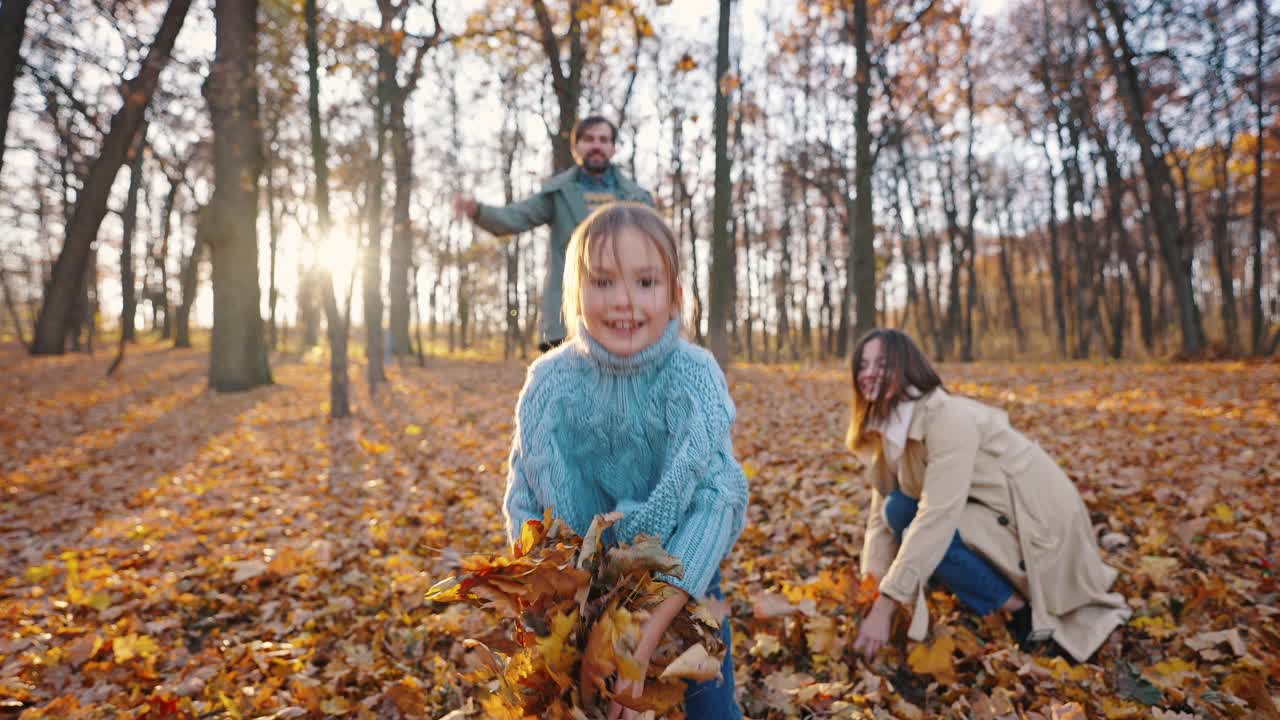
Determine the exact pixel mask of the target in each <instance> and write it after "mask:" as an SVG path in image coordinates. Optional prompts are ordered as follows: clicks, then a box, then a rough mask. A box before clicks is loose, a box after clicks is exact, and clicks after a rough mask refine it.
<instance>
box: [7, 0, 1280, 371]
mask: <svg viewBox="0 0 1280 720" xmlns="http://www.w3.org/2000/svg"><path fill="white" fill-rule="evenodd" d="M0 8H2V10H0V135H2V136H3V138H4V152H3V156H0V163H3V165H0V170H2V172H0V228H3V231H2V232H0V261H2V262H0V273H2V274H0V279H2V280H3V303H4V309H3V313H0V315H2V316H3V317H2V319H0V328H2V329H3V332H5V333H6V334H7V335H8V336H9V337H10V338H11V339H17V340H19V341H21V342H22V343H24V344H25V345H27V346H28V347H29V348H30V350H31V352H33V353H35V354H38V355H44V354H62V353H65V352H68V351H90V352H92V351H93V350H94V348H95V346H99V347H100V346H102V345H103V344H104V343H105V344H107V345H108V350H115V345H116V344H117V343H119V348H120V349H119V350H118V352H119V353H123V348H124V347H125V346H126V343H128V342H130V341H132V340H133V339H134V338H136V337H137V336H138V334H139V333H155V334H157V335H158V336H160V337H162V338H164V339H165V340H171V341H172V342H173V343H174V344H176V345H178V346H185V345H188V344H190V343H191V342H192V335H193V334H196V335H197V336H198V337H203V335H202V334H201V332H200V331H199V329H200V328H205V327H211V328H212V334H211V339H210V341H209V342H210V346H211V366H210V379H211V384H212V385H213V386H214V387H216V388H219V389H242V388H247V387H252V386H254V385H257V384H260V383H263V382H266V381H268V380H269V379H270V367H269V365H270V363H269V360H268V357H269V354H268V351H269V350H275V349H292V350H298V349H305V348H310V347H313V346H318V345H323V343H324V342H325V341H326V340H327V343H328V344H329V345H330V347H332V348H333V349H334V361H333V362H334V367H335V369H338V370H341V369H343V368H345V367H346V365H345V363H346V355H347V349H346V345H347V342H348V340H347V338H348V335H350V336H351V338H352V339H353V340H354V341H356V344H355V351H357V352H361V353H365V354H367V357H368V361H369V362H368V374H369V379H370V380H371V381H372V382H375V383H376V382H378V381H379V378H381V377H382V367H383V363H384V362H385V358H387V357H397V356H399V357H412V356H416V357H417V358H418V359H421V358H422V357H423V356H425V355H430V354H432V353H442V352H447V351H459V350H468V349H480V350H483V351H485V352H498V351H499V349H500V351H501V352H502V354H503V355H504V356H506V357H512V356H520V357H529V356H530V353H531V351H532V350H531V345H532V344H533V343H534V338H533V333H534V329H535V328H536V327H537V321H538V318H537V316H536V314H537V312H538V310H537V308H538V293H539V291H540V287H541V280H542V275H543V273H544V272H545V270H544V266H545V253H546V247H545V246H546V240H545V237H544V235H543V234H542V233H540V232H535V233H529V234H526V235H523V236H518V237H515V238H512V239H509V240H508V241H501V240H498V239H495V238H493V237H491V236H488V235H487V234H485V233H483V231H479V230H476V229H473V228H472V227H471V225H470V224H468V223H463V222H459V221H457V220H455V219H454V218H453V217H452V215H451V213H450V210H449V203H448V198H449V196H450V195H451V194H452V193H453V192H456V191H474V192H475V193H476V194H477V195H478V197H479V198H480V199H481V200H482V201H487V202H490V203H495V204H501V203H503V202H505V201H507V200H511V199H519V198H522V197H525V196H527V195H528V194H530V193H531V192H533V191H535V190H537V188H538V187H539V186H540V184H541V182H542V181H543V180H544V179H545V178H546V177H548V176H549V175H550V174H551V172H552V171H553V170H555V169H559V168H563V167H566V166H568V165H569V164H571V163H572V159H571V157H570V155H569V143H568V131H569V129H570V128H571V127H572V126H573V123H574V122H575V121H576V120H577V119H578V118H580V117H582V116H585V115H587V114H592V113H600V114H603V115H605V116H606V117H609V118H610V119H612V120H613V121H614V122H616V123H617V125H618V126H619V128H620V130H619V139H618V140H619V152H618V155H617V156H616V157H615V163H617V164H618V165H620V166H621V167H622V168H623V169H624V171H625V172H627V173H629V174H631V175H633V176H635V177H636V178H637V179H638V180H639V182H640V183H641V184H642V185H643V186H646V187H648V188H651V189H653V190H654V191H655V197H656V198H657V200H658V203H659V206H660V209H661V211H662V212H663V213H664V214H665V215H666V216H667V217H668V218H669V220H670V222H671V224H672V226H673V227H674V228H675V229H676V230H677V232H678V235H679V238H680V242H681V244H682V253H683V254H684V259H685V267H686V277H685V278H684V279H683V280H684V284H685V289H686V292H685V297H686V306H687V307H686V313H685V317H686V320H687V324H688V326H689V329H690V334H691V335H692V336H693V337H694V338H695V339H696V340H698V341H700V342H706V343H708V344H710V345H711V346H712V348H713V350H715V351H716V353H717V355H718V356H719V357H720V358H721V360H722V361H723V360H726V359H727V358H728V357H730V356H732V357H734V358H738V359H742V360H750V361H762V360H763V361H795V360H801V359H818V360H821V359H823V358H835V357H840V356H842V355H843V354H845V353H846V352H847V349H848V347H849V345H850V343H851V341H852V339H853V338H854V337H855V336H856V335H857V334H858V332H860V331H861V330H863V329H865V328H868V327H870V326H872V325H875V324H890V325H895V326H900V327H904V328H906V329H908V330H910V331H911V332H913V333H915V334H916V335H917V336H918V337H919V338H921V340H922V342H923V343H924V345H925V346H926V348H927V350H928V351H929V352H930V353H931V354H933V355H934V356H935V357H937V358H939V359H948V360H967V359H978V358H985V359H1005V358H1015V359H1016V358H1028V359H1051V358H1076V359H1082V358H1103V357H1112V358H1139V359H1145V358H1161V357H1170V356H1174V357H1179V358H1185V359H1202V358H1214V357H1246V356H1250V355H1266V354H1269V353H1274V352H1275V350H1276V345H1277V341H1280V335H1277V332H1276V330H1277V324H1278V322H1280V250H1278V245H1277V235H1276V233H1277V227H1278V223H1277V218H1278V213H1280V113H1277V112H1276V105H1277V100H1278V99H1280V75H1278V74H1277V72H1276V59H1277V56H1278V55H1280V32H1277V28H1280V22H1278V21H1277V13H1276V12H1275V8H1274V7H1272V3H1270V2H1268V1H1267V0H1250V1H1248V2H1246V1H1244V0H1072V1H1070V2H1048V1H1047V0H1009V1H1008V2H999V1H998V0H995V1H988V2H968V1H965V0H912V1H911V2H901V3H886V2H875V1H874V0H846V1H844V2H831V1H828V2H790V1H784V0H751V1H748V0H742V1H740V2H730V1H729V0H720V2H714V1H713V0H679V1H677V2H672V1H671V0H666V1H664V0H608V1H606V0H528V1H526V2H512V1H511V0H469V1H468V2H445V3H439V2H436V1H435V0H376V1H375V2H367V3H352V2H344V3H337V2H319V3H317V1H316V0H262V1H261V2H258V1H257V0H216V2H191V0H169V1H168V2H160V1H143V0H138V1H133V2H128V1H119V0H113V1H111V2H104V1H102V0H59V2H49V1H47V0H3V4H2V5H0ZM717 101H722V103H721V105H720V106H719V107H720V108H722V111H721V112H717V109H718V106H717ZM717 174H719V176H720V177H721V178H723V179H722V180H720V181H718V179H717ZM717 201H720V203H723V205H722V206H721V205H720V204H719V203H717ZM199 342H203V341H199ZM344 377H345V372H344ZM340 389H341V388H336V389H335V392H336V391H337V390H340Z"/></svg>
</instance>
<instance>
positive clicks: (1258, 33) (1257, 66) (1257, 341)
mask: <svg viewBox="0 0 1280 720" xmlns="http://www.w3.org/2000/svg"><path fill="white" fill-rule="evenodd" d="M1254 8H1255V9H1254V12H1255V13H1256V15H1257V17H1256V20H1255V22H1256V25H1255V33H1254V44H1255V52H1256V55H1255V63H1254V85H1253V88H1254V95H1253V106H1254V113H1255V117H1254V140H1255V142H1254V144H1253V145H1254V150H1253V238H1252V239H1253V243H1252V245H1253V287H1252V289H1251V290H1250V292H1249V338H1250V343H1249V344H1250V349H1251V350H1252V351H1253V354H1254V355H1262V354H1263V353H1264V351H1265V350H1266V349H1267V348H1266V347H1265V344H1266V341H1267V324H1266V322H1265V320H1266V318H1265V315H1264V314H1263V311H1262V283H1263V278H1264V277H1265V276H1266V274H1265V273H1264V272H1263V267H1262V266H1263V263H1264V258H1263V255H1262V215H1263V210H1262V133H1263V120H1264V118H1265V116H1266V114H1267V112H1266V105H1265V104H1264V101H1263V95H1262V76H1263V70H1264V63H1265V58H1264V56H1263V44H1262V40H1263V37H1262V30H1263V25H1264V24H1265V21H1266V18H1267V3H1266V0H1256V2H1255V3H1254Z"/></svg>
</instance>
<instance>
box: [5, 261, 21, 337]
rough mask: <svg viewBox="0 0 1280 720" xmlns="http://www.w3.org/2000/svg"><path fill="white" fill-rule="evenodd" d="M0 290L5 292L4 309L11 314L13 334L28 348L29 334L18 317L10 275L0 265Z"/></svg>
mask: <svg viewBox="0 0 1280 720" xmlns="http://www.w3.org/2000/svg"><path fill="white" fill-rule="evenodd" d="M0 290H2V291H4V307H5V311H7V312H8V313H9V321H10V322H12V323H13V332H14V334H15V335H17V336H18V342H20V343H22V345H23V347H26V346H27V334H26V333H25V332H24V331H23V328H22V318H21V317H20V316H19V315H18V304H17V303H16V302H14V299H13V293H12V292H11V291H10V290H9V275H8V273H6V272H5V268H4V265H3V264H0Z"/></svg>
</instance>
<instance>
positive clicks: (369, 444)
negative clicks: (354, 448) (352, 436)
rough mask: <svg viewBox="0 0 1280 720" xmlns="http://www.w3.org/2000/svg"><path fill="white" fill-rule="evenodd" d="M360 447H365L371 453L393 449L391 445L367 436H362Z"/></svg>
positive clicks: (379, 453)
mask: <svg viewBox="0 0 1280 720" xmlns="http://www.w3.org/2000/svg"><path fill="white" fill-rule="evenodd" d="M360 447H362V448H364V451H365V452H367V453H369V454H370V455H381V454H382V453H384V452H386V451H388V450H390V449H391V446H390V445H387V444H385V443H380V442H377V441H375V440H369V439H367V438H360Z"/></svg>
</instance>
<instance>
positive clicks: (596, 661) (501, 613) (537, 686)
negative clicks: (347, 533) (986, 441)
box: [426, 510, 726, 720]
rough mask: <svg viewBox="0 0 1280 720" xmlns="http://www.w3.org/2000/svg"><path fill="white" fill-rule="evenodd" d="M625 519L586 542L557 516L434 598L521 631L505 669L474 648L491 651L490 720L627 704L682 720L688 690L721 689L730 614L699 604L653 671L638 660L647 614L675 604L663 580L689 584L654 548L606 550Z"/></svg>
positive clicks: (680, 618) (594, 713) (467, 568)
mask: <svg viewBox="0 0 1280 720" xmlns="http://www.w3.org/2000/svg"><path fill="white" fill-rule="evenodd" d="M621 517H622V516H621V514H619V513H609V514H608V515H601V516H598V517H596V519H595V520H594V521H593V522H592V524H591V528H590V529H589V530H588V531H587V537H586V538H585V540H584V539H582V538H578V537H577V536H575V535H574V534H573V533H572V531H569V530H568V529H567V528H566V527H565V526H564V524H563V523H561V522H560V521H559V520H553V519H552V516H551V512H550V510H548V511H547V514H546V517H545V518H544V519H543V520H541V521H539V520H529V521H527V522H526V523H525V525H524V527H523V528H522V532H521V535H520V539H519V541H518V542H517V543H516V544H515V546H514V548H513V549H512V550H511V552H509V553H504V554H502V555H498V556H495V557H485V556H476V557H471V558H468V559H466V560H464V561H463V563H462V571H463V572H462V574H461V575H459V576H452V577H450V578H448V579H447V580H443V581H441V582H440V583H437V584H436V585H435V586H434V587H432V588H431V590H430V591H429V592H428V593H427V595H426V599H427V600H428V601H434V602H439V603H448V602H460V601H465V602H469V603H471V604H473V605H476V606H478V607H485V608H488V609H491V610H492V611H493V616H494V620H495V621H496V623H497V624H498V625H499V627H500V628H503V629H505V627H506V626H511V627H512V628H513V629H514V643H507V642H504V644H507V645H512V647H511V648H510V651H509V653H508V654H507V655H506V659H503V658H502V657H500V656H499V655H497V654H495V653H494V652H493V651H492V649H491V648H490V647H489V646H487V645H484V644H483V643H481V642H480V641H478V640H474V639H468V640H466V641H464V642H465V643H468V644H469V645H478V646H480V647H482V648H483V650H484V651H485V652H486V653H487V658H486V660H487V664H486V665H485V667H484V670H486V671H488V672H490V673H492V674H493V675H494V676H496V680H495V682H494V683H491V684H493V685H496V686H497V692H495V693H493V694H491V695H489V696H487V697H485V698H484V699H482V700H481V701H480V704H481V707H483V708H484V710H485V715H486V716H487V717H494V718H511V719H512V720H520V719H521V718H526V717H532V718H552V719H555V720H569V719H570V718H583V717H604V712H605V710H606V709H607V708H608V706H609V701H610V700H617V701H618V702H619V703H621V704H623V705H625V706H627V707H630V708H631V709H633V710H638V711H641V712H652V713H654V714H656V716H658V717H674V718H680V717H683V713H681V712H680V705H681V704H682V703H683V702H684V695H685V689H686V684H685V681H686V680H691V681H698V680H710V679H713V678H718V677H719V675H720V663H721V661H722V660H723V659H724V653H725V645H724V642H723V641H721V640H720V638H719V636H718V635H717V631H718V629H719V627H720V622H721V618H723V615H724V610H725V609H726V608H725V607H724V604H723V603H719V604H718V605H717V604H716V603H714V602H708V603H698V602H696V601H693V600H690V601H689V602H688V603H687V605H686V607H685V610H684V611H683V612H681V613H680V614H678V615H677V616H676V618H675V620H674V621H673V622H672V624H671V627H670V629H669V630H668V632H667V634H666V636H665V638H664V642H663V643H662V644H661V645H659V646H658V649H657V651H656V652H655V653H654V657H653V658H652V660H651V661H650V662H649V664H648V667H647V668H646V667H645V666H644V665H642V664H641V663H640V662H639V661H638V660H637V659H636V658H635V656H634V650H635V648H636V645H637V644H638V642H639V639H640V627H641V623H642V622H643V619H644V617H645V616H646V614H647V611H648V610H649V609H650V608H653V607H655V606H656V605H658V604H659V603H661V602H662V601H663V599H664V598H665V597H667V595H668V593H670V592H673V589H672V588H671V586H669V585H667V584H666V583H662V582H659V581H657V580H655V579H654V575H653V574H654V573H664V574H668V575H676V576H679V575H680V573H681V568H680V561H679V560H677V559H675V558H673V557H671V556H670V555H669V554H667V552H666V551H665V550H663V548H662V545H661V543H659V542H658V540H657V539H656V538H652V537H648V536H641V537H640V538H637V539H636V541H635V542H634V543H632V544H629V545H627V544H624V545H621V546H617V547H608V548H606V547H603V546H602V545H601V537H602V535H603V533H604V532H605V531H606V530H607V529H608V528H609V527H610V526H612V525H613V524H614V523H615V522H617V521H618V520H619V519H621ZM553 543H554V544H553ZM717 610H719V612H717ZM496 639H497V640H498V641H505V640H506V638H505V637H502V636H498V637H497V638H496ZM646 670H647V671H648V672H647V675H646ZM614 676H617V677H622V678H626V679H628V680H631V681H633V682H638V681H640V680H644V693H643V695H641V697H640V698H638V699H637V698H633V697H631V696H629V695H626V694H615V693H613V692H612V689H611V687H610V686H609V683H608V682H607V681H608V680H610V679H611V678H613V677H614ZM476 679H477V680H479V679H482V676H481V677H479V678H476ZM580 683H581V685H580ZM582 685H585V686H586V687H582ZM584 710H585V714H584Z"/></svg>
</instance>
